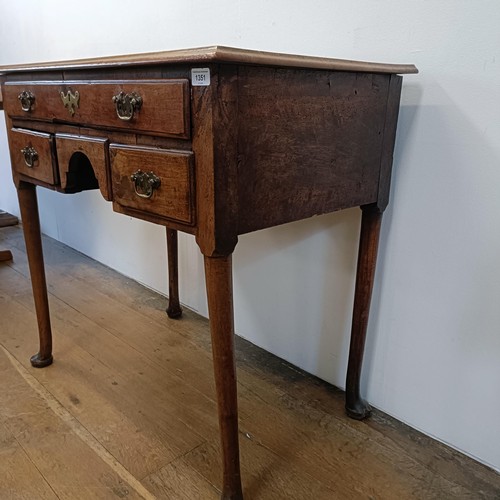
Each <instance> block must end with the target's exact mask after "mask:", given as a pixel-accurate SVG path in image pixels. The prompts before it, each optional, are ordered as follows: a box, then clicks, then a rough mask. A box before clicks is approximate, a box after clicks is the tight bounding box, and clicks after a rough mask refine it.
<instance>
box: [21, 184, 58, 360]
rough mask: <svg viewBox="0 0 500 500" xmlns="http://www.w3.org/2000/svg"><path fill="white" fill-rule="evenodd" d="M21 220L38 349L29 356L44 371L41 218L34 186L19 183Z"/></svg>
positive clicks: (47, 354) (46, 321) (46, 341)
mask: <svg viewBox="0 0 500 500" xmlns="http://www.w3.org/2000/svg"><path fill="white" fill-rule="evenodd" d="M17 195H18V198H19V208H20V209H21V220H22V221H23V231H24V239H25V241H26V253H27V254H28V262H29V268H30V276H31V286H32V288H33V299H34V301H35V309H36V317H37V322H38V334H39V338H40V349H39V351H38V353H37V354H35V355H34V356H32V357H31V359H30V361H31V364H32V365H33V366H34V367H35V368H43V367H44V366H48V365H50V364H52V330H51V328H50V314H49V301H48V298H47V282H46V281H45V267H44V264H43V250H42V238H41V234H40V219H39V216H38V204H37V199H36V187H35V186H34V185H33V184H28V183H25V182H22V183H21V184H20V185H19V186H18V188H17Z"/></svg>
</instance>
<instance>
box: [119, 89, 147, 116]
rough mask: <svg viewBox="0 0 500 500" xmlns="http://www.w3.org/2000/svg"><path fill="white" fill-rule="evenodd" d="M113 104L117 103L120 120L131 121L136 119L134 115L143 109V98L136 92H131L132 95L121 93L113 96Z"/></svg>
mask: <svg viewBox="0 0 500 500" xmlns="http://www.w3.org/2000/svg"><path fill="white" fill-rule="evenodd" d="M113 102H114V103H115V108H116V114H117V116H118V118H120V120H125V121H130V120H132V118H133V117H134V113H135V112H136V111H139V110H140V109H141V106H142V97H141V96H140V95H139V94H136V93H135V92H131V93H130V94H125V93H124V92H120V93H119V94H117V95H115V96H113Z"/></svg>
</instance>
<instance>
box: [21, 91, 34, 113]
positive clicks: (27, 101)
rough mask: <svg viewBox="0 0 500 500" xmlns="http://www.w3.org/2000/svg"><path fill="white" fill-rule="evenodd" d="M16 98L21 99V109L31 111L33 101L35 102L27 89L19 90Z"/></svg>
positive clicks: (31, 93)
mask: <svg viewBox="0 0 500 500" xmlns="http://www.w3.org/2000/svg"><path fill="white" fill-rule="evenodd" d="M17 98H18V99H19V100H20V101H21V109H22V110H23V111H26V112H28V111H31V108H32V106H33V103H34V102H35V95H34V94H33V92H30V91H29V90H24V91H23V92H21V93H20V94H19V95H18V96H17Z"/></svg>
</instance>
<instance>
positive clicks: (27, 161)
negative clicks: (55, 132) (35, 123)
mask: <svg viewBox="0 0 500 500" xmlns="http://www.w3.org/2000/svg"><path fill="white" fill-rule="evenodd" d="M9 140H10V155H11V161H12V168H13V169H14V170H15V171H16V172H18V173H20V174H24V175H27V176H28V177H32V178H33V179H38V180H40V181H43V182H47V183H49V184H57V183H58V175H57V165H56V157H55V153H54V138H53V136H51V135H50V134H43V133H41V132H32V131H30V130H23V129H12V130H11V132H10V134H9Z"/></svg>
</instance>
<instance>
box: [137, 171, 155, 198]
mask: <svg viewBox="0 0 500 500" xmlns="http://www.w3.org/2000/svg"><path fill="white" fill-rule="evenodd" d="M130 179H131V180H132V182H133V183H134V191H135V194H136V195H137V196H140V197H141V198H151V196H153V192H154V190H155V189H158V188H159V187H160V186H161V179H160V178H159V177H158V176H157V175H155V174H154V173H153V172H143V171H142V170H137V172H135V173H133V174H132V175H131V176H130Z"/></svg>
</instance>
